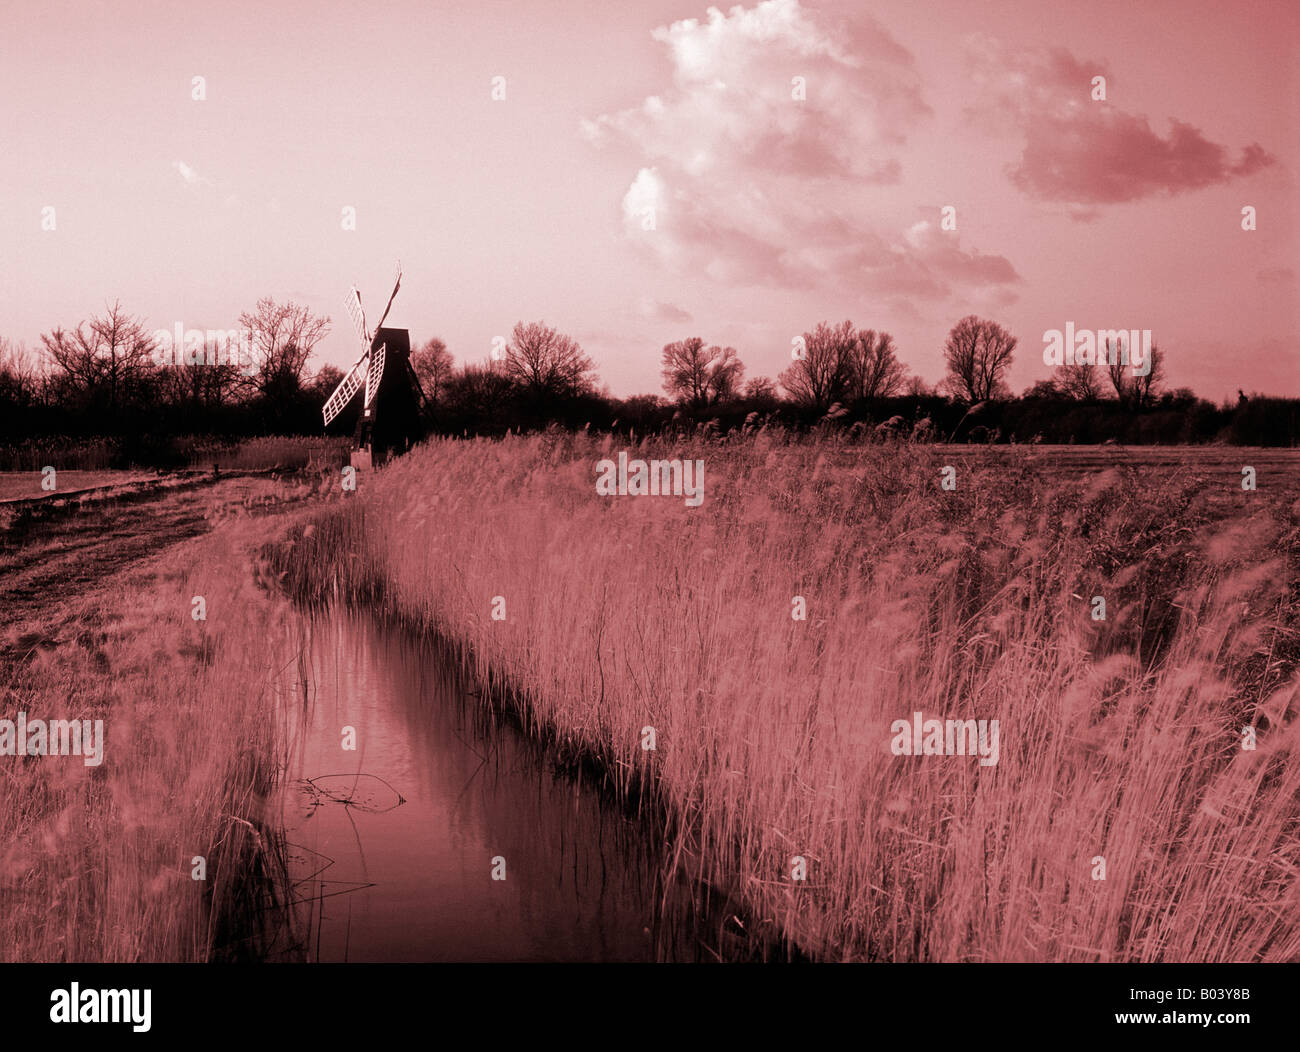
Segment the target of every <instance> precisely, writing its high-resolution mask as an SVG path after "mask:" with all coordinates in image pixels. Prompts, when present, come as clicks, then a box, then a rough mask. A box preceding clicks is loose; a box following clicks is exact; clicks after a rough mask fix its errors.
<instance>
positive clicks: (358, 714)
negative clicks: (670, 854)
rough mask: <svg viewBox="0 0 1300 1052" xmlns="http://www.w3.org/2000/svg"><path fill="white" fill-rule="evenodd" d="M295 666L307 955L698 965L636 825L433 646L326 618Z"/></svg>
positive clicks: (296, 807)
mask: <svg viewBox="0 0 1300 1052" xmlns="http://www.w3.org/2000/svg"><path fill="white" fill-rule="evenodd" d="M301 664H302V672H301V675H302V678H303V683H302V684H301V685H300V689H304V690H305V693H306V695H307V704H305V705H303V706H302V711H301V712H300V713H297V714H291V722H293V723H294V724H295V726H294V727H293V731H294V736H293V740H294V741H295V749H294V753H293V756H292V759H291V761H290V771H289V778H290V779H291V780H297V781H295V782H294V784H293V785H292V786H291V789H290V806H289V807H288V808H287V810H288V811H289V813H288V814H287V815H286V822H287V825H288V837H289V840H290V841H291V843H292V844H293V845H294V848H293V861H294V877H295V879H296V880H297V881H298V882H299V883H298V888H297V893H298V896H299V897H300V899H301V900H302V902H301V903H300V907H299V909H300V916H299V923H300V924H301V925H303V926H304V927H305V928H306V930H309V931H310V940H309V945H308V946H307V947H306V955H307V957H308V959H310V960H319V961H343V960H349V961H441V960H454V961H646V960H694V959H696V956H697V950H696V947H697V943H696V940H695V939H693V938H691V937H690V934H689V933H690V928H691V927H693V926H694V925H695V923H696V921H695V920H694V918H693V917H692V916H691V914H692V905H691V903H690V901H689V899H690V896H689V895H684V894H683V893H682V891H681V890H680V889H679V888H677V887H671V888H669V889H668V891H667V892H665V888H664V887H663V884H662V882H661V879H660V876H659V874H660V873H661V872H662V870H663V866H662V861H663V860H662V856H661V852H660V850H659V849H658V847H657V846H656V845H653V844H650V843H648V842H647V837H646V836H645V832H644V830H643V829H641V828H638V827H637V826H635V825H633V824H632V823H631V822H629V821H628V819H627V818H625V817H624V816H623V815H622V814H621V813H619V812H618V810H617V809H616V808H614V807H612V806H610V805H609V804H608V803H606V802H605V801H604V800H602V799H601V798H600V797H599V796H598V795H597V794H596V793H595V792H594V791H593V790H592V789H591V788H589V787H586V786H583V785H580V784H579V783H577V782H576V781H574V780H573V779H572V778H569V777H567V776H564V775H561V774H557V773H555V772H554V771H553V770H552V768H551V767H550V765H549V764H548V763H547V761H546V758H545V756H544V755H541V754H540V750H538V749H537V748H536V747H535V746H534V745H533V744H532V743H531V742H529V741H527V740H526V739H524V738H523V737H522V736H521V735H520V734H519V733H518V732H516V731H515V730H514V729H513V728H510V727H506V726H501V725H499V724H497V723H496V722H495V721H493V720H491V719H489V718H488V717H487V716H486V715H485V713H484V711H483V707H482V706H481V705H480V704H479V702H478V701H477V700H476V699H475V698H473V697H470V696H467V688H466V686H465V684H464V682H463V681H462V680H461V679H460V678H459V676H458V675H457V673H456V672H455V670H454V669H453V667H452V666H451V664H450V662H449V661H448V660H447V657H446V655H445V653H443V652H442V651H441V650H440V649H438V648H437V647H436V645H435V644H433V643H431V642H427V641H424V640H421V639H417V638H415V637H414V636H412V635H411V634H409V633H407V632H404V631H401V630H398V629H395V628H388V627H382V626H379V625H378V624H376V623H375V622H374V621H373V620H372V619H370V618H367V617H364V616H357V615H353V614H349V613H346V612H342V611H339V612H336V613H333V614H330V615H325V616H322V617H320V618H319V619H317V620H315V621H313V622H311V623H309V624H308V625H307V626H306V630H305V654H304V656H303V661H302V663H301ZM301 702H302V696H301V695H300V696H299V703H300V704H301ZM346 727H353V728H355V736H356V751H355V752H352V751H346V750H344V749H343V748H342V743H343V741H344V733H345V732H344V728H346ZM308 779H309V780H310V781H306V780H308ZM496 856H501V857H503V858H504V859H505V865H506V879H505V880H493V879H492V869H493V859H494V858H495V857H496ZM665 910H666V911H667V915H669V916H673V917H674V918H675V919H674V920H673V921H672V922H669V921H668V920H666V914H665ZM700 955H701V956H703V957H706V958H707V957H708V956H710V955H709V954H708V953H707V952H703V951H701V953H700Z"/></svg>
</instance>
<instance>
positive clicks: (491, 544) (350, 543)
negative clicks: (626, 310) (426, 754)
mask: <svg viewBox="0 0 1300 1052" xmlns="http://www.w3.org/2000/svg"><path fill="white" fill-rule="evenodd" d="M620 450H622V451H626V452H627V453H628V455H629V456H630V457H641V458H644V459H651V458H655V457H659V458H665V459H667V458H672V457H689V458H692V459H694V458H699V459H702V460H703V461H704V471H705V475H704V480H705V492H706V496H705V499H704V503H703V505H702V506H701V507H698V508H689V507H686V506H685V503H684V501H683V499H682V498H680V497H668V496H656V497H649V496H645V497H632V496H621V497H607V496H598V495H597V493H596V491H595V485H594V480H595V476H596V463H597V461H598V460H600V459H602V458H605V457H609V458H614V457H616V456H617V453H618V452H619V451H620ZM944 463H945V460H944V452H943V450H942V449H937V448H934V447H921V446H910V445H906V444H888V445H880V444H876V445H848V444H845V443H843V442H842V441H839V440H836V439H833V438H830V437H827V436H821V437H820V438H817V439H815V440H813V441H805V442H798V441H793V440H791V439H788V438H786V437H785V436H783V435H781V434H776V435H773V434H769V433H759V434H757V435H754V434H748V435H744V436H737V437H733V438H730V439H727V438H721V439H720V438H710V437H707V436H705V437H691V438H683V439H681V440H680V442H678V443H677V444H676V445H664V444H661V443H655V442H641V443H639V444H637V443H633V444H630V445H623V444H616V443H613V442H611V440H610V439H609V438H605V439H603V440H601V439H597V438H594V437H588V436H586V435H578V436H576V437H574V436H565V435H557V434H553V433H552V434H546V435H538V436H532V437H527V438H523V437H507V438H506V439H504V440H499V441H487V440H477V441H471V442H465V441H449V440H447V441H434V442H432V443H430V444H428V445H426V446H423V447H420V448H419V449H417V450H415V451H413V452H412V453H411V454H409V455H408V456H406V457H403V458H401V459H400V460H398V461H397V462H395V463H394V464H392V465H391V466H390V467H389V468H387V469H385V470H383V471H381V472H379V473H377V474H376V475H374V476H373V477H370V478H367V479H366V480H365V482H364V483H363V485H362V489H361V491H360V492H359V493H358V494H357V496H356V499H355V500H354V501H352V502H351V503H349V504H348V505H347V506H346V507H345V508H344V509H343V510H340V511H336V512H333V513H331V514H330V515H328V516H326V517H323V518H321V519H320V520H319V521H318V522H317V523H316V525H315V526H314V528H313V529H311V530H308V531H306V532H305V533H304V534H302V535H301V536H300V537H299V538H298V540H297V541H296V542H295V545H294V547H293V549H292V551H291V552H290V553H289V555H288V556H287V557H286V562H285V565H286V567H287V568H288V570H289V574H290V576H289V578H288V580H289V582H290V584H291V585H292V586H293V587H294V588H295V589H296V590H297V591H298V593H299V594H300V595H316V596H323V595H326V594H328V593H329V592H331V591H332V590H337V591H338V592H339V593H340V594H343V595H347V596H351V597H354V598H357V597H360V598H361V599H362V600H363V601H365V602H367V603H370V604H374V605H383V606H385V607H387V608H388V609H390V610H391V611H392V612H395V613H397V614H399V615H400V616H402V617H404V618H406V619H408V620H410V621H413V622H416V623H419V624H421V625H424V626H425V627H427V628H428V629H430V630H433V631H436V632H438V633H440V634H442V635H444V636H445V637H447V638H448V639H449V640H451V641H453V642H454V643H457V644H459V645H460V646H462V647H463V648H464V650H465V653H466V654H467V655H469V657H468V660H469V661H470V662H471V664H472V666H473V670H474V671H475V673H476V674H477V675H478V677H479V678H480V679H481V680H482V681H484V682H490V683H507V684H509V685H510V687H511V689H512V690H513V691H514V692H515V693H516V694H518V696H519V697H520V698H521V699H522V703H523V705H524V706H525V708H526V710H527V712H528V713H529V714H530V718H531V719H532V721H533V724H534V726H535V728H536V729H538V731H539V732H545V733H546V734H548V735H549V736H550V737H551V738H552V740H553V741H554V742H555V743H556V744H557V745H558V746H560V748H561V749H562V750H564V751H567V752H568V753H570V754H577V755H582V756H586V757H589V758H592V759H593V760H594V761H596V762H598V763H599V765H600V766H601V767H603V769H604V770H605V771H606V772H607V773H608V774H609V776H610V777H611V779H612V780H613V781H614V782H615V783H616V784H617V786H618V788H619V791H621V792H624V793H625V794H626V793H627V792H630V791H634V790H640V789H643V788H644V787H646V786H649V787H651V789H652V791H653V793H654V794H655V797H656V799H657V800H658V801H660V803H661V804H662V807H663V810H664V813H665V814H666V815H667V820H666V822H665V825H666V827H667V828H666V833H667V835H668V836H669V837H671V838H673V841H674V843H675V845H676V851H675V857H676V859H677V860H678V861H677V865H678V866H679V867H680V868H683V869H686V870H689V872H690V875H691V876H693V877H696V878H699V879H701V880H705V881H708V882H709V883H710V884H713V885H715V886H723V887H726V888H727V889H729V890H730V891H731V892H732V894H733V895H735V896H737V898H738V900H739V901H740V902H742V903H743V905H744V916H745V917H746V918H747V924H748V929H749V930H750V932H751V934H754V935H756V936H757V935H761V934H762V935H768V936H770V935H771V934H773V933H779V934H781V935H783V936H785V937H787V938H789V939H790V940H792V941H793V943H794V944H795V945H797V946H798V947H799V949H800V950H801V951H802V952H804V953H807V954H810V955H812V956H814V957H816V958H818V959H823V960H890V961H916V960H927V961H1067V960H1068V961H1120V960H1123V961H1283V960H1295V959H1297V958H1298V957H1300V883H1298V882H1297V874H1298V873H1300V869H1298V868H1297V867H1300V842H1298V840H1297V834H1298V830H1300V762H1297V761H1300V755H1298V753H1300V720H1297V718H1296V717H1297V710H1298V708H1300V701H1298V700H1297V689H1296V688H1297V680H1296V668H1297V659H1298V658H1300V588H1298V587H1297V583H1296V582H1297V581H1298V580H1300V557H1298V551H1300V544H1298V537H1300V504H1288V503H1287V501H1286V500H1279V499H1277V498H1271V497H1269V496H1268V495H1267V494H1265V493H1262V492H1261V493H1256V494H1250V493H1243V492H1241V491H1240V488H1239V485H1238V481H1237V480H1235V479H1234V478H1233V477H1232V476H1230V475H1226V476H1224V477H1223V478H1221V479H1220V478H1218V477H1211V478H1206V477H1204V476H1199V477H1198V476H1197V475H1195V474H1194V473H1192V472H1191V471H1187V470H1179V469H1170V468H1160V469H1143V468H1141V467H1125V468H1122V469H1112V470H1108V471H1100V472H1092V473H1087V474H1079V475H1073V476H1064V475H1063V476H1060V477H1052V478H1045V477H1042V476H1040V475H1039V474H1037V473H1036V471H1035V470H1034V469H1032V468H1031V467H1030V466H1029V465H1028V464H1025V463H1020V462H1017V461H1015V460H1014V459H1013V460H1010V461H1009V460H1008V458H1006V457H999V458H997V459H996V460H995V459H994V458H992V457H991V456H989V457H985V456H983V455H981V454H979V453H973V454H968V455H966V456H963V457H962V458H961V459H960V460H959V461H957V462H956V464H957V466H958V475H957V480H956V489H955V490H954V491H951V492H950V491H945V490H943V489H942V488H941V486H940V478H941V474H940V472H941V469H942V467H943V466H944ZM1234 487H1235V492H1234V491H1233V489H1234ZM795 596H802V597H804V599H805V601H806V604H807V620H804V621H800V620H795V619H794V618H793V617H792V611H793V600H794V597H795ZM1094 596H1102V597H1104V598H1105V599H1106V604H1107V611H1106V619H1105V620H1104V621H1101V620H1094V619H1093V616H1092V611H1093V609H1094V607H1093V603H1092V597H1094ZM496 597H501V598H502V599H504V602H505V613H506V618H505V620H494V618H493V616H492V613H493V609H494V602H496ZM496 608H497V609H498V610H499V609H500V606H499V602H498V604H497V607H496ZM915 711H921V712H923V713H924V715H925V717H926V718H931V717H934V718H940V719H990V720H991V719H997V720H998V721H999V723H1000V758H999V762H998V763H997V765H996V766H981V765H979V763H978V760H977V759H976V758H974V757H970V756H925V757H914V756H896V755H893V753H892V752H891V750H890V742H891V739H892V738H893V733H892V731H891V724H892V723H893V721H895V720H899V719H904V720H907V719H910V717H911V714H912V713H913V712H915ZM1246 726H1252V727H1254V728H1255V732H1256V734H1257V747H1256V748H1255V749H1254V750H1245V749H1243V748H1242V747H1241V743H1242V740H1243V728H1244V727H1246ZM647 727H653V728H654V730H655V736H656V739H657V741H656V748H655V749H654V750H653V751H647V750H645V749H643V748H642V741H643V730H644V728H647ZM796 856H797V857H798V858H801V859H803V860H805V861H806V865H807V878H806V880H795V879H792V872H793V867H794V865H795V858H796ZM1103 860H1104V879H1098V877H1099V874H1100V873H1101V870H1100V869H1099V865H1100V864H1101V863H1102V862H1103Z"/></svg>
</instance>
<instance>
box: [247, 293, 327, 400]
mask: <svg viewBox="0 0 1300 1052" xmlns="http://www.w3.org/2000/svg"><path fill="white" fill-rule="evenodd" d="M239 324H240V325H241V326H242V327H243V328H245V329H248V330H251V332H252V334H253V336H252V350H253V358H254V363H255V366H256V368H255V370H254V371H253V373H252V375H251V376H249V377H247V379H246V381H245V382H246V383H247V384H248V385H249V386H251V387H253V388H254V389H255V390H256V391H258V392H259V393H260V394H261V395H262V396H263V397H265V398H266V399H267V401H268V402H270V403H272V404H275V405H283V404H284V403H285V402H286V401H287V400H290V399H292V398H293V397H295V396H296V395H297V394H298V392H299V391H301V390H302V388H303V377H304V371H305V370H306V367H307V359H308V358H310V357H311V354H312V351H313V350H314V349H315V347H316V345H317V344H318V343H320V341H321V340H323V339H324V338H325V336H326V335H327V334H328V333H329V331H330V320H329V318H318V317H316V316H315V315H314V314H312V312H311V311H310V310H308V309H307V308H306V307H303V306H300V305H298V304H296V303H290V302H286V303H276V302H275V300H273V299H272V298H271V297H270V296H264V297H263V298H262V299H260V300H258V301H257V307H256V308H255V309H254V310H253V311H252V312H251V313H250V312H248V311H245V312H244V313H243V314H241V315H240V316H239Z"/></svg>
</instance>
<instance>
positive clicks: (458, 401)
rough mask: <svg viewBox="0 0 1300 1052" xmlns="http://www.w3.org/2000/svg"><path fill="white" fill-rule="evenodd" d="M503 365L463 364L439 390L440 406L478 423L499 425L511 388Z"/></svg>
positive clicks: (493, 363)
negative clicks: (442, 405) (441, 398)
mask: <svg viewBox="0 0 1300 1052" xmlns="http://www.w3.org/2000/svg"><path fill="white" fill-rule="evenodd" d="M504 365H505V363H504V362H500V363H498V362H491V361H489V362H487V363H485V364H478V365H476V364H474V363H468V362H467V363H466V364H465V366H464V368H463V369H461V370H460V372H458V373H454V374H453V375H452V377H451V379H450V380H448V382H447V386H446V388H445V389H444V391H443V404H445V405H446V406H448V407H449V408H451V409H454V410H456V411H457V412H458V413H459V414H460V415H461V416H463V417H465V418H466V419H468V420H470V421H475V422H479V423H499V422H500V419H499V418H500V416H501V414H502V412H503V411H504V410H505V409H506V408H507V406H508V405H509V402H510V396H511V393H512V392H513V391H514V389H515V384H514V381H513V380H511V378H510V376H509V375H508V374H507V372H506V369H505V368H504Z"/></svg>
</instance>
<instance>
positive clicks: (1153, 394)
mask: <svg viewBox="0 0 1300 1052" xmlns="http://www.w3.org/2000/svg"><path fill="white" fill-rule="evenodd" d="M1112 359H1113V360H1112ZM1106 361H1107V371H1108V374H1109V376H1110V384H1111V387H1112V388H1113V389H1114V391H1115V397H1116V398H1118V399H1119V402H1120V405H1122V406H1124V407H1125V408H1126V409H1149V408H1150V407H1151V406H1153V405H1155V403H1156V399H1157V398H1158V397H1159V395H1160V388H1161V387H1162V386H1163V384H1164V378H1165V370H1164V355H1163V354H1162V353H1161V351H1160V348H1159V347H1158V346H1157V345H1156V344H1152V345H1151V368H1150V370H1149V371H1148V372H1147V374H1146V375H1145V376H1138V375H1135V374H1134V372H1133V366H1132V364H1131V363H1129V364H1125V362H1124V360H1123V355H1121V354H1119V353H1116V352H1115V351H1114V349H1113V347H1112V346H1111V345H1110V344H1109V343H1107V346H1106Z"/></svg>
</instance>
